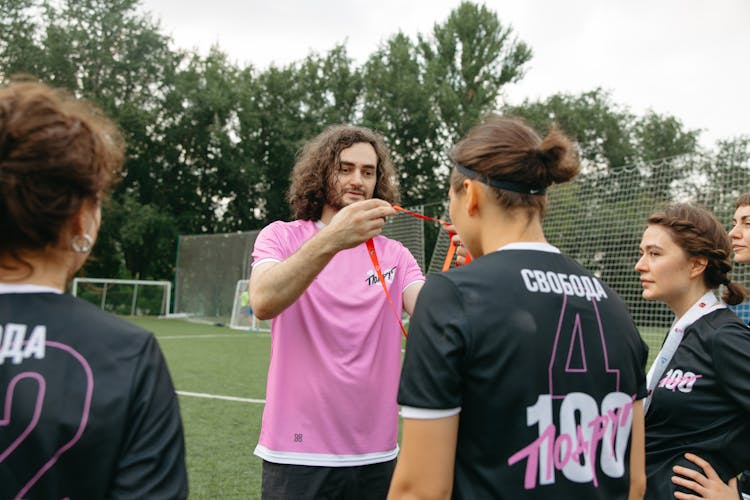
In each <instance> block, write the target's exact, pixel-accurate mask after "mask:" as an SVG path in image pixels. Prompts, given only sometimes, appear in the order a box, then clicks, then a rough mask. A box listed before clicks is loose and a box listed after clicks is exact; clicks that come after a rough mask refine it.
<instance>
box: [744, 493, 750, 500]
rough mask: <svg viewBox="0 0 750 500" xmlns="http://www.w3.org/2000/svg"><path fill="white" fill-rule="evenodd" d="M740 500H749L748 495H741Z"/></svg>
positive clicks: (749, 495) (749, 496)
mask: <svg viewBox="0 0 750 500" xmlns="http://www.w3.org/2000/svg"><path fill="white" fill-rule="evenodd" d="M742 500H750V494H749V493H743V494H742Z"/></svg>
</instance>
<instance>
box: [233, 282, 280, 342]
mask: <svg viewBox="0 0 750 500" xmlns="http://www.w3.org/2000/svg"><path fill="white" fill-rule="evenodd" d="M249 283H250V280H239V281H237V286H236V287H235V291H234V302H233V304H232V319H231V320H230V321H229V327H230V328H233V329H235V330H254V331H264V332H268V331H271V322H270V321H261V320H259V319H257V318H256V317H255V315H254V314H253V310H252V308H251V307H250V292H249V290H248V284H249Z"/></svg>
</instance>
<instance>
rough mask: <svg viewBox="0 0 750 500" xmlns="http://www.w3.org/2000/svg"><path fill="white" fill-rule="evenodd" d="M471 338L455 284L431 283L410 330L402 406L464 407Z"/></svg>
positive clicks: (438, 279)
mask: <svg viewBox="0 0 750 500" xmlns="http://www.w3.org/2000/svg"><path fill="white" fill-rule="evenodd" d="M467 332H468V323H467V320H466V317H465V314H464V311H463V308H462V307H461V303H460V300H459V295H458V293H457V290H456V288H455V286H454V285H453V283H452V282H450V281H449V280H448V279H446V278H445V277H444V276H442V275H438V274H435V275H432V276H430V277H428V278H427V282H426V283H425V285H424V287H423V288H422V290H421V291H420V293H419V298H418V299H417V304H416V307H415V309H414V315H413V316H412V319H411V322H410V324H409V339H408V341H407V343H406V354H405V357H404V366H403V369H402V372H401V384H400V387H399V393H398V402H399V404H401V405H405V406H412V407H415V408H425V409H435V410H442V409H452V408H458V407H460V406H461V403H462V394H461V386H462V385H463V376H464V375H463V373H464V370H463V367H462V365H463V360H464V359H465V355H466V350H467Z"/></svg>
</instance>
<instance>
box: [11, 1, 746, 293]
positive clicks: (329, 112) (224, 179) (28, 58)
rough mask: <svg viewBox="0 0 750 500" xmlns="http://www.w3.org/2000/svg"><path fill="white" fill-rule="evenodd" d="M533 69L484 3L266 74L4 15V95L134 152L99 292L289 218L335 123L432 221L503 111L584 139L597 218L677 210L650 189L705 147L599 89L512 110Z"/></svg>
mask: <svg viewBox="0 0 750 500" xmlns="http://www.w3.org/2000/svg"><path fill="white" fill-rule="evenodd" d="M532 58H533V49H532V47H530V46H528V45H527V44H526V43H524V42H523V41H522V40H519V39H518V38H517V36H516V35H515V34H514V32H513V30H512V29H511V28H510V27H509V25H507V24H505V23H503V22H502V21H501V19H500V17H499V16H498V14H497V13H496V12H494V11H492V10H490V9H489V8H487V7H485V6H483V5H479V4H475V3H471V2H463V3H461V4H460V5H459V6H458V7H456V8H455V9H454V10H453V11H452V12H451V13H450V14H449V16H448V17H447V18H446V19H445V20H444V21H442V22H439V23H436V24H435V25H434V26H433V28H432V30H431V31H430V32H428V33H420V34H418V35H417V36H416V37H413V38H412V37H409V36H407V35H405V34H404V33H400V32H399V33H395V34H393V35H391V36H390V37H389V38H387V39H386V40H385V41H384V42H383V43H382V44H381V45H380V46H379V47H378V48H377V50H375V51H374V52H373V53H372V54H371V55H370V56H369V57H368V58H367V60H366V61H365V62H364V63H362V64H355V62H354V61H353V60H352V58H351V57H349V55H348V54H347V50H346V46H345V45H344V44H341V45H338V46H335V47H333V48H332V49H330V50H328V51H326V52H320V53H310V54H309V55H307V56H306V57H305V58H303V59H301V60H299V61H297V62H294V63H291V64H286V65H271V66H270V67H268V68H262V69H261V68H256V67H254V66H253V65H252V64H249V65H239V64H237V63H235V62H233V61H231V60H230V59H229V58H228V56H227V55H226V54H225V53H224V52H222V50H221V48H220V47H218V46H217V47H214V48H212V49H211V51H210V52H209V53H208V54H207V55H206V56H202V55H200V54H198V53H196V52H194V51H190V50H183V49H178V48H174V47H172V46H171V45H170V38H169V37H168V36H167V35H166V34H165V33H163V31H162V29H161V27H160V25H159V24H158V22H157V21H156V20H154V19H153V18H152V17H151V15H150V14H145V13H142V12H140V10H139V1H138V0H58V1H52V0H0V81H3V82H7V81H9V80H10V78H11V77H12V76H13V75H16V74H30V75H33V76H34V77H36V78H39V79H40V80H42V81H44V82H46V83H49V84H52V85H54V86H59V87H64V88H66V89H68V90H69V91H71V92H73V93H74V94H76V95H78V96H82V97H85V98H88V99H90V100H92V101H93V102H95V103H97V104H98V105H99V106H100V107H101V108H102V109H103V110H104V111H105V112H106V113H107V114H108V115H109V116H111V117H112V118H113V119H114V120H115V121H116V122H117V123H118V125H119V126H120V128H121V129H122V130H123V132H124V134H125V137H126V140H127V144H128V150H127V161H126V173H125V177H124V179H123V182H121V183H120V184H119V185H118V186H117V188H116V190H115V191H114V193H113V195H112V198H111V200H110V202H109V203H108V204H107V205H106V207H105V210H104V220H103V224H102V230H101V234H100V237H99V242H98V243H97V246H96V248H95V254H94V258H93V259H90V262H89V263H88V264H87V266H86V268H85V273H86V274H88V275H89V276H106V277H128V278H129V277H140V278H143V279H146V278H153V279H164V278H166V279H171V278H172V277H173V273H174V266H175V256H176V255H175V254H176V243H177V238H178V235H180V234H199V233H216V232H231V231H239V230H251V229H258V228H261V227H263V226H264V225H265V224H267V223H268V222H270V221H272V220H276V219H288V218H289V209H288V206H287V204H286V201H285V193H286V190H287V188H288V184H289V174H290V171H291V168H292V166H293V165H294V160H295V156H296V154H297V151H298V150H299V148H300V147H301V146H302V145H303V144H304V143H305V142H306V141H307V140H309V139H310V138H311V137H312V136H314V135H316V134H317V133H319V132H320V131H321V130H322V129H323V128H325V127H326V126H327V125H330V124H333V123H342V122H350V123H357V124H362V125H364V126H368V127H371V128H374V129H376V130H378V131H380V132H381V133H382V134H383V135H384V137H385V139H386V142H387V144H388V146H389V148H390V150H391V153H392V156H393V159H394V163H395V165H396V167H397V169H398V177H399V179H398V180H399V183H400V187H401V193H402V204H404V205H418V204H425V205H426V206H427V210H428V211H433V212H434V214H435V215H441V212H442V211H443V210H444V209H445V205H444V201H445V198H446V196H445V191H446V188H447V175H448V172H449V168H448V165H449V164H448V160H447V152H448V149H449V147H450V146H451V145H452V144H453V143H455V141H457V140H458V139H459V138H460V137H461V136H462V135H463V134H464V133H465V132H466V131H467V130H468V129H469V128H470V127H471V126H472V125H473V124H474V123H476V121H477V120H478V119H479V118H480V117H481V116H482V115H483V114H485V113H487V112H490V111H500V112H503V113H508V114H514V115H519V116H522V117H524V118H526V119H527V120H528V121H529V122H530V123H531V124H532V126H534V127H535V128H537V130H539V131H540V132H542V133H543V132H544V131H545V130H546V129H548V128H549V127H550V126H551V125H552V124H553V123H557V124H558V125H559V126H560V127H561V128H562V129H563V130H564V131H565V132H567V133H568V134H569V135H571V136H572V137H573V138H575V139H576V140H577V141H578V144H579V147H580V154H581V158H582V160H583V162H584V166H585V169H584V172H585V175H584V176H582V181H581V182H580V185H579V186H577V189H578V190H579V191H578V193H579V195H580V197H583V199H586V200H590V202H591V203H594V204H595V203H596V202H597V200H599V202H601V201H603V200H607V201H610V202H616V201H617V199H618V198H617V197H618V193H619V192H620V187H621V186H623V185H625V184H626V183H633V182H635V183H636V184H637V183H639V182H641V183H643V184H644V185H645V184H648V183H649V182H653V179H657V178H658V185H651V186H650V189H651V190H652V191H653V192H655V193H659V196H664V197H669V196H670V193H671V192H672V191H673V190H674V188H675V186H674V183H673V182H672V181H673V180H674V179H677V178H678V177H679V176H678V174H677V173H676V172H675V175H674V176H673V177H672V178H670V177H669V176H664V175H659V176H655V175H652V174H653V172H650V168H652V167H650V166H649V165H650V162H651V160H655V159H660V158H665V157H675V156H678V155H685V154H695V153H699V152H700V147H699V143H698V140H699V138H700V131H699V130H689V129H687V128H686V127H685V126H684V125H683V124H682V122H681V121H680V119H679V118H678V117H675V116H670V115H661V114H657V113H654V112H648V113H646V114H645V115H642V116H638V115H635V114H633V113H631V112H630V111H629V110H628V109H627V108H626V107H624V106H622V105H619V104H617V103H615V102H613V100H612V98H611V96H610V94H609V93H608V92H607V91H606V90H603V89H599V88H595V89H592V90H590V91H588V92H584V93H581V94H565V93H560V94H556V95H553V96H551V97H548V98H546V99H544V100H540V101H531V100H526V101H524V102H522V103H521V104H516V105H513V106H511V105H508V104H507V103H505V102H503V99H502V90H503V88H504V87H505V86H506V85H508V84H510V83H515V82H519V81H522V79H523V76H524V72H525V71H526V69H527V68H528V64H529V62H530V61H531V60H532ZM749 142H750V140H749V139H748V138H747V137H738V138H734V139H731V138H729V139H727V140H725V141H721V142H719V144H718V145H717V148H718V152H717V153H716V154H715V157H716V158H725V159H726V162H725V163H721V162H719V163H721V164H720V165H719V164H717V163H716V162H715V161H713V162H712V163H711V165H710V169H711V172H714V173H713V174H710V175H713V176H714V177H715V178H716V180H717V182H721V179H723V178H724V176H723V175H722V174H721V170H722V168H724V169H727V168H728V169H732V168H735V165H738V164H740V165H744V166H745V167H746V166H747V158H748V156H749V155H750V154H749V151H750V146H749ZM743 155H744V156H743ZM743 158H744V160H743ZM743 162H744V163H743ZM632 165H640V167H638V168H625V167H626V166H632ZM634 177H635V178H634ZM727 192H730V191H727ZM704 194H705V193H704ZM727 196H731V195H727ZM657 198H658V196H657ZM576 203H579V202H578V201H576ZM592 206H594V205H592Z"/></svg>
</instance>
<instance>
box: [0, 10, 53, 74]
mask: <svg viewBox="0 0 750 500" xmlns="http://www.w3.org/2000/svg"><path fill="white" fill-rule="evenodd" d="M35 7H36V5H35V2H34V0H0V82H2V81H4V80H8V78H9V77H11V76H13V75H15V74H20V73H27V74H32V75H33V74H37V73H38V70H39V66H40V65H41V64H42V60H43V56H44V54H43V50H42V48H41V47H40V45H39V44H38V43H37V40H36V39H37V38H38V37H39V36H40V26H39V24H38V23H37V22H36V21H35V20H34V10H35Z"/></svg>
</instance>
